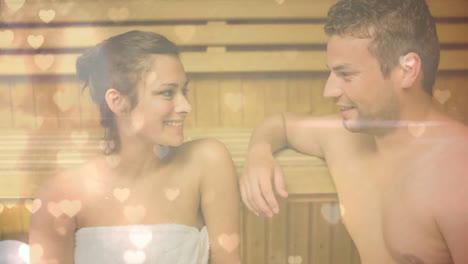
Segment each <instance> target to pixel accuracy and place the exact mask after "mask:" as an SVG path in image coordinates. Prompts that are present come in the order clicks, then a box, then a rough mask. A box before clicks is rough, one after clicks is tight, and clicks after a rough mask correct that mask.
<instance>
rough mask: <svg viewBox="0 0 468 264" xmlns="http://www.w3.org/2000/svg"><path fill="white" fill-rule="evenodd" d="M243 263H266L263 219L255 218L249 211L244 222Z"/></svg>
mask: <svg viewBox="0 0 468 264" xmlns="http://www.w3.org/2000/svg"><path fill="white" fill-rule="evenodd" d="M245 224H246V226H245V229H244V234H245V240H244V241H243V242H244V243H245V244H246V245H245V249H246V252H245V260H246V261H245V263H248V264H254V263H267V261H266V260H267V259H266V257H267V256H266V254H265V249H266V245H265V244H266V232H265V218H264V217H257V216H256V215H254V214H253V213H251V212H250V211H249V212H248V213H247V215H246V221H245Z"/></svg>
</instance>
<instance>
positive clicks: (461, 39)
mask: <svg viewBox="0 0 468 264" xmlns="http://www.w3.org/2000/svg"><path fill="white" fill-rule="evenodd" d="M466 8H468V4H467V5H466ZM437 34H438V37H439V42H440V43H441V44H467V43H468V23H466V22H465V23H457V24H454V23H437Z"/></svg>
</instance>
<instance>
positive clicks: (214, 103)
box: [193, 80, 220, 127]
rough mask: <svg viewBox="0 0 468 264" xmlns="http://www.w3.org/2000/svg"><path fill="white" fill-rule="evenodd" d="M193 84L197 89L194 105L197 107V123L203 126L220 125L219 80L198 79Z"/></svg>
mask: <svg viewBox="0 0 468 264" xmlns="http://www.w3.org/2000/svg"><path fill="white" fill-rule="evenodd" d="M193 86H194V87H195V88H194V89H197V93H196V98H195V103H194V105H193V107H194V108H196V109H197V113H196V115H197V125H198V126H201V127H215V126H217V127H219V123H220V122H219V119H220V115H219V109H220V107H219V102H220V100H219V81H218V80H197V81H196V82H194V83H193ZM207 100H208V101H209V102H207Z"/></svg>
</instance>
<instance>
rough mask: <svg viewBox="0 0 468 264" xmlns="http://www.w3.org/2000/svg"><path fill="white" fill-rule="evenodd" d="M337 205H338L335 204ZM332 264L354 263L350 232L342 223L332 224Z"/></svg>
mask: <svg viewBox="0 0 468 264" xmlns="http://www.w3.org/2000/svg"><path fill="white" fill-rule="evenodd" d="M335 204H336V203H335ZM331 239H332V245H331V251H332V256H331V258H332V261H331V263H332V264H346V263H349V264H351V263H352V261H353V260H352V250H353V247H352V242H351V238H350V237H349V234H348V231H347V230H346V228H345V227H344V225H343V224H342V223H341V221H340V222H338V223H337V224H332V237H331Z"/></svg>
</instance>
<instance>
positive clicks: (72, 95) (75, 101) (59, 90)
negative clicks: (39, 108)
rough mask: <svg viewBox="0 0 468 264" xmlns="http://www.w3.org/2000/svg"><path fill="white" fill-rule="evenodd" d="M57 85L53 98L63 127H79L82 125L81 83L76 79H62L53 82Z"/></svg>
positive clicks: (60, 125) (60, 124)
mask: <svg viewBox="0 0 468 264" xmlns="http://www.w3.org/2000/svg"><path fill="white" fill-rule="evenodd" d="M50 86H55V88H56V89H55V91H54V93H53V94H52V100H53V102H54V106H55V107H56V111H57V113H58V122H59V127H60V128H61V129H77V128H78V127H80V123H81V116H80V84H79V83H77V82H76V81H70V80H62V81H60V82H56V83H55V84H53V83H51V84H50Z"/></svg>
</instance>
